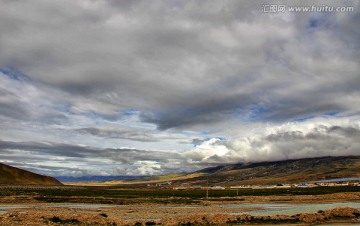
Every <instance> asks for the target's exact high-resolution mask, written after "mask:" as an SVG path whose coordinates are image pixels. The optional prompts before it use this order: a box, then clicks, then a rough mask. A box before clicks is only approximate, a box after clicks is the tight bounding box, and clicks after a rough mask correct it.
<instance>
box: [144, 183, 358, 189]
mask: <svg viewBox="0 0 360 226" xmlns="http://www.w3.org/2000/svg"><path fill="white" fill-rule="evenodd" d="M343 186H360V182H348V181H343V182H314V183H300V184H277V185H238V186H202V185H194V184H189V183H182V184H179V185H173V183H172V182H171V181H167V182H161V183H155V184H148V185H147V187H148V188H169V189H174V190H191V189H198V190H225V189H276V188H314V187H343Z"/></svg>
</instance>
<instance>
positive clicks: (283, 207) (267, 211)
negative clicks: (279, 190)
mask: <svg viewBox="0 0 360 226" xmlns="http://www.w3.org/2000/svg"><path fill="white" fill-rule="evenodd" d="M224 206H227V205H224ZM228 207H234V208H236V207H238V208H244V207H245V208H246V207H247V208H249V207H250V208H251V207H253V208H254V207H255V208H261V209H260V210H253V211H247V212H243V213H241V214H244V213H245V214H251V215H254V216H272V215H294V214H298V213H316V212H318V211H319V210H323V211H325V210H330V209H333V208H336V207H352V208H355V209H358V210H360V202H358V203H356V202H339V203H325V204H309V203H308V204H280V203H271V204H269V203H256V204H239V205H237V204H230V205H229V206H228ZM233 214H237V213H233Z"/></svg>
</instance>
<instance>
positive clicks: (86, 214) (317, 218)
mask: <svg viewBox="0 0 360 226" xmlns="http://www.w3.org/2000/svg"><path fill="white" fill-rule="evenodd" d="M241 198H242V199H241V200H229V199H228V198H224V200H221V199H216V200H215V199H214V200H212V199H208V200H204V201H202V202H201V203H200V204H196V205H195V204H193V205H185V204H178V205H175V204H131V205H117V206H111V205H102V206H99V205H94V206H93V207H92V208H86V207H87V206H86V205H85V206H81V208H80V206H78V207H77V206H76V205H75V206H71V205H70V206H69V207H64V206H61V204H49V203H36V202H32V203H31V202H30V203H28V204H25V203H24V202H23V199H20V201H19V200H18V199H17V198H16V197H15V198H14V197H6V198H3V199H2V200H1V201H2V202H3V203H8V204H10V203H12V204H13V203H18V205H21V206H22V207H26V208H19V209H10V210H8V211H9V212H6V213H3V214H0V225H4V226H11V225H14V226H15V225H16V226H18V225H19V226H22V225H28V226H32V225H34V226H35V225H36V226H38V225H238V224H254V223H256V224H257V225H261V224H266V225H269V224H280V223H281V224H292V225H294V224H296V225H309V224H310V225H312V224H315V223H316V224H323V223H329V222H332V223H337V224H340V225H344V224H355V225H360V212H359V210H357V209H353V208H348V207H346V208H335V209H332V210H328V211H319V212H318V213H311V214H309V213H299V214H296V215H292V216H287V215H276V216H251V215H249V214H245V212H248V211H251V210H255V208H234V207H231V205H229V206H228V207H227V206H226V205H224V204H240V203H242V204H243V203H287V204H296V203H321V202H322V203H327V202H335V201H340V202H344V201H352V202H354V201H355V202H356V201H360V194H359V193H337V194H331V195H317V196H316V195H315V196H291V197H287V196H265V197H261V196H249V197H244V196H242V197H241ZM10 200H11V202H8V201H10ZM17 200H18V201H19V202H17ZM54 205H58V206H57V207H54ZM63 205H67V204H63ZM87 205H89V204H87ZM90 205H91V204H90ZM259 208H261V207H257V208H256V209H259Z"/></svg>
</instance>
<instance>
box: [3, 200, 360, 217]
mask: <svg viewBox="0 0 360 226" xmlns="http://www.w3.org/2000/svg"><path fill="white" fill-rule="evenodd" d="M117 206H118V205H104V204H87V203H84V204H82V203H50V204H45V205H24V204H3V205H0V214H4V213H6V212H8V211H11V210H12V209H20V208H21V209H22V208H24V209H26V208H75V209H97V208H111V207H117ZM208 207H218V208H224V213H228V214H234V215H240V214H250V215H253V216H259V215H261V216H271V215H294V214H298V213H316V212H318V211H319V210H323V211H325V210H329V209H333V208H336V207H352V208H356V209H358V210H360V202H338V203H326V204H282V203H242V204H224V205H211V206H207V207H203V206H179V207H177V208H208ZM164 208H165V209H168V208H171V207H169V206H166V205H164ZM172 208H176V207H172ZM226 208H233V209H234V208H239V209H243V208H254V210H251V211H246V212H241V211H239V212H227V211H226Z"/></svg>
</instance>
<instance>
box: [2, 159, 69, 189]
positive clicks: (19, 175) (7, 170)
mask: <svg viewBox="0 0 360 226" xmlns="http://www.w3.org/2000/svg"><path fill="white" fill-rule="evenodd" d="M0 184H38V185H62V183H60V182H59V181H58V180H56V179H55V178H53V177H49V176H43V175H40V174H36V173H32V172H29V171H26V170H22V169H18V168H15V167H12V166H8V165H5V164H3V163H0Z"/></svg>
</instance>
